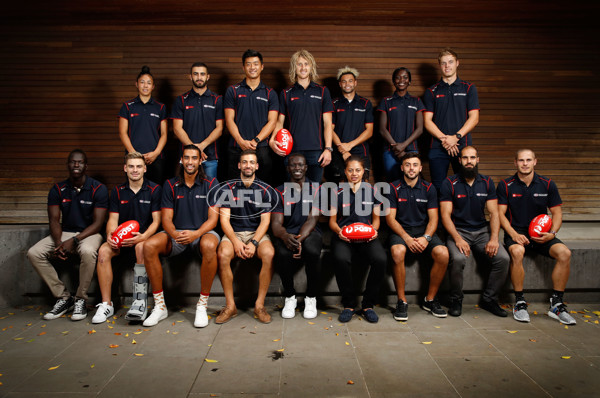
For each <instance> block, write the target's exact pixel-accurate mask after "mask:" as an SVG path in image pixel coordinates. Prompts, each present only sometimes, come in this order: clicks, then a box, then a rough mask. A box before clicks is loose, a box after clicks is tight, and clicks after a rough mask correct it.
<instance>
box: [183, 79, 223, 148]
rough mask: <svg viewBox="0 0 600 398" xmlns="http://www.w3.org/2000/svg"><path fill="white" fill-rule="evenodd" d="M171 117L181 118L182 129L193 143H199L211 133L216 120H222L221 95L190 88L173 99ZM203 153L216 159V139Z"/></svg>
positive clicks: (207, 90)
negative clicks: (200, 93) (199, 93)
mask: <svg viewBox="0 0 600 398" xmlns="http://www.w3.org/2000/svg"><path fill="white" fill-rule="evenodd" d="M171 119H179V120H183V129H184V130H185V132H186V133H187V135H188V137H190V140H192V142H193V143H194V144H199V143H201V142H202V141H204V140H205V139H206V138H207V137H208V136H209V135H210V133H212V131H213V130H214V129H215V127H216V126H217V120H223V97H222V96H220V95H217V94H215V93H213V92H212V91H210V90H209V89H206V91H205V92H204V94H202V95H198V93H196V92H195V91H194V90H190V91H188V92H187V93H185V94H183V95H180V96H179V97H177V98H176V99H175V102H174V103H173V109H172V110H171ZM181 149H183V144H181ZM180 152H183V151H182V150H180ZM204 153H205V154H206V156H208V159H207V160H215V159H218V155H217V141H215V142H213V143H212V144H210V145H209V146H207V147H206V149H204Z"/></svg>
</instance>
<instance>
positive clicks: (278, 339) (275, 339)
mask: <svg viewBox="0 0 600 398" xmlns="http://www.w3.org/2000/svg"><path fill="white" fill-rule="evenodd" d="M273 341H281V339H275V340H273Z"/></svg>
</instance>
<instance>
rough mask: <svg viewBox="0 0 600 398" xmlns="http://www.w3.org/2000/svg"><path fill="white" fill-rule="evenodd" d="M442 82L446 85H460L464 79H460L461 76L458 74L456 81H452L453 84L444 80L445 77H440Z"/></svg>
mask: <svg viewBox="0 0 600 398" xmlns="http://www.w3.org/2000/svg"><path fill="white" fill-rule="evenodd" d="M440 83H441V84H443V85H445V86H459V85H460V84H462V80H461V79H460V77H458V75H457V76H456V80H455V81H454V82H452V84H448V83H446V82H445V81H444V79H440Z"/></svg>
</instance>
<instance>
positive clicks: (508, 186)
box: [497, 149, 576, 325]
mask: <svg viewBox="0 0 600 398" xmlns="http://www.w3.org/2000/svg"><path fill="white" fill-rule="evenodd" d="M536 164H537V159H536V157H535V153H534V152H533V151H532V150H531V149H520V150H518V151H517V153H516V155H515V167H516V168H517V173H516V174H515V175H513V176H512V177H508V178H506V179H504V180H502V181H500V183H499V184H498V189H497V193H498V206H499V209H500V225H502V228H503V229H504V244H505V245H506V247H507V248H508V252H509V253H510V278H511V280H512V284H513V287H514V289H515V300H516V304H515V306H514V308H513V316H514V318H515V319H516V320H517V321H520V322H529V313H528V312H527V302H526V301H525V297H524V295H523V282H524V281H525V269H524V268H523V256H524V255H525V250H526V249H527V250H533V251H535V252H537V253H540V254H542V255H544V256H546V257H552V258H553V259H555V260H556V265H555V266H554V270H553V271H552V284H553V290H552V296H551V297H550V309H549V310H548V316H549V317H551V318H554V319H556V320H558V321H559V322H561V323H563V324H566V325H574V324H575V323H576V321H575V319H573V317H572V316H571V315H569V311H568V310H567V306H566V305H565V304H564V302H563V294H564V291H565V287H566V286H567V281H568V280H569V270H570V265H571V251H570V250H569V248H568V247H567V246H565V244H564V243H562V241H561V240H560V239H557V238H556V234H557V233H558V231H559V230H560V227H561V225H562V209H561V206H562V199H561V198H560V195H559V193H558V188H557V187H556V184H555V183H554V181H552V180H551V179H550V178H547V177H544V176H541V175H539V174H537V173H536V172H535V171H534V168H535V165H536ZM548 209H550V214H551V217H552V230H551V231H549V232H545V233H542V234H541V236H540V237H534V236H529V233H528V229H529V223H530V222H531V220H532V219H533V218H534V217H536V216H538V215H540V214H547V213H548Z"/></svg>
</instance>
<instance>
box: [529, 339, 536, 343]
mask: <svg viewBox="0 0 600 398" xmlns="http://www.w3.org/2000/svg"><path fill="white" fill-rule="evenodd" d="M529 341H531V342H532V343H537V340H536V339H529Z"/></svg>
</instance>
